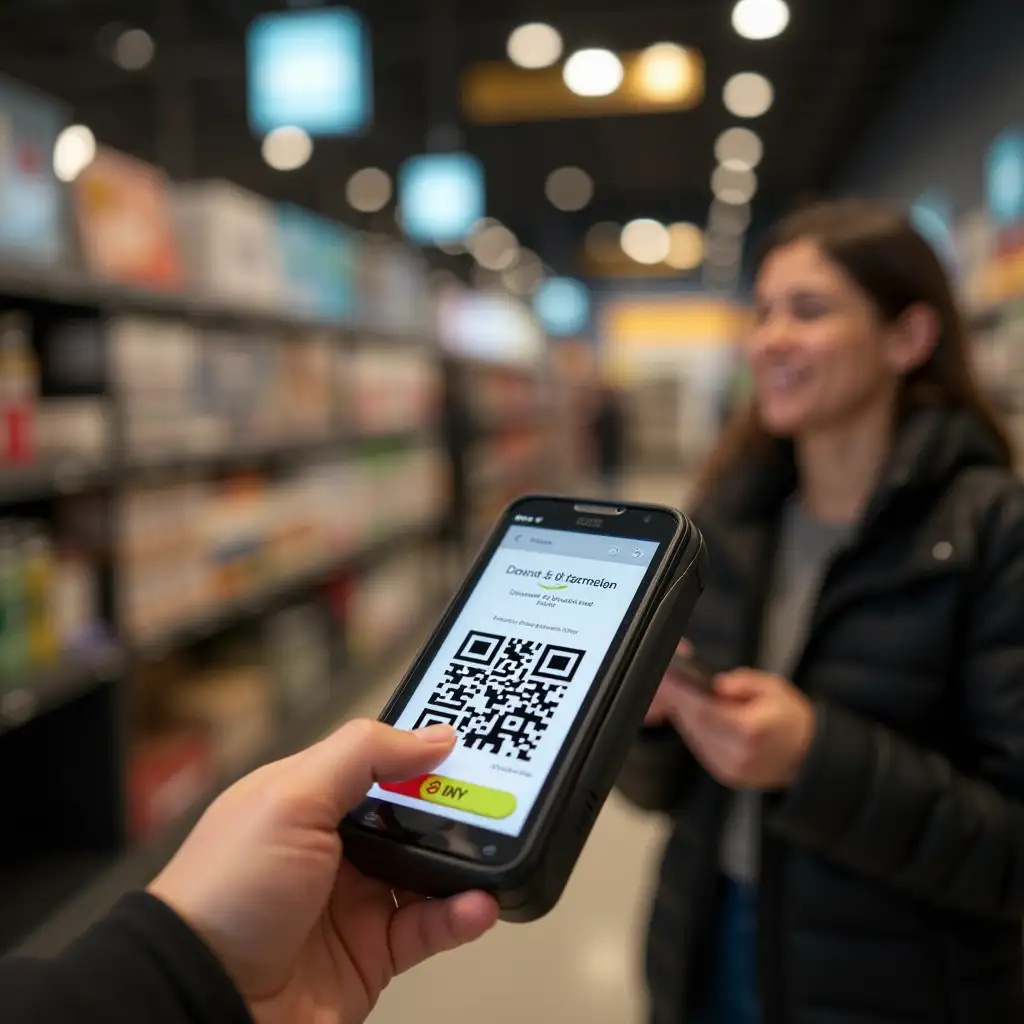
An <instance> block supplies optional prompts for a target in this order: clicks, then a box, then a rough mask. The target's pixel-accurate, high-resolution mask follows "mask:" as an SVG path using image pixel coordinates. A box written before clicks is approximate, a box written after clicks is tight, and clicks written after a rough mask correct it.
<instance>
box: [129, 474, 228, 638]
mask: <svg viewBox="0 0 1024 1024" xmlns="http://www.w3.org/2000/svg"><path fill="white" fill-rule="evenodd" d="M208 504H209V497H208V494H207V489H206V487H205V486H204V485H202V484H199V483H183V484H173V485H169V486H156V487H132V488H129V489H126V490H125V491H124V492H123V493H122V494H121V495H120V497H119V500H118V505H117V512H116V518H115V522H116V524H117V526H116V529H115V531H114V545H115V556H114V557H115V570H116V571H115V581H116V590H115V595H114V597H115V604H116V607H117V614H118V619H119V621H120V623H121V626H122V630H123V632H124V634H125V635H126V636H128V637H129V638H132V639H143V638H146V637H148V636H151V635H152V634H155V633H160V632H161V631H162V630H165V629H169V628H172V627H174V626H176V625H178V624H179V623H181V622H183V621H187V620H189V619H190V618H196V617H198V616H201V615H202V614H204V612H205V610H207V609H208V608H209V607H210V606H211V603H212V601H213V600H214V599H215V591H214V587H213V585H212V582H211V576H210V572H209V570H208V566H207V562H206V555H205V552H206V538H205V534H204V528H205V523H206V519H205V514H206V509H207V507H208Z"/></svg>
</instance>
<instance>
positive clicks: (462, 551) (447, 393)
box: [441, 359, 477, 577]
mask: <svg viewBox="0 0 1024 1024" xmlns="http://www.w3.org/2000/svg"><path fill="white" fill-rule="evenodd" d="M466 386H467V385H466V379H465V373H464V371H463V369H462V367H461V366H460V365H459V364H458V363H457V362H456V361H455V360H454V359H446V360H444V362H443V363H442V408H441V437H442V442H443V444H444V448H445V452H446V454H447V456H448V466H449V472H450V480H451V491H450V494H449V501H448V511H447V513H446V515H445V522H444V531H443V532H444V540H445V542H446V543H447V545H448V546H449V549H450V550H451V551H452V553H453V554H454V555H455V562H456V564H455V566H454V571H455V575H456V577H461V575H462V573H463V571H464V569H465V565H464V563H465V561H466V559H467V558H468V557H469V544H470V513H471V509H472V501H471V500H470V493H469V475H470V468H469V467H470V462H471V456H472V450H473V445H474V444H475V443H476V438H477V431H476V424H475V422H474V419H473V415H472V412H471V410H470V405H469V398H468V396H467V394H466Z"/></svg>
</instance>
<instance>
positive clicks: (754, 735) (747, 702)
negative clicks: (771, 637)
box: [649, 668, 814, 789]
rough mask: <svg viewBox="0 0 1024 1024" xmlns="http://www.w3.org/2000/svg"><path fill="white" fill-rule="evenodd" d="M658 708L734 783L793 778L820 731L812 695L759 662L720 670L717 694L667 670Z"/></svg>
mask: <svg viewBox="0 0 1024 1024" xmlns="http://www.w3.org/2000/svg"><path fill="white" fill-rule="evenodd" d="M654 712H657V714H658V715H659V716H660V721H669V722H671V723H672V724H673V725H674V726H675V728H676V730H677V731H678V732H679V734H680V735H681V736H682V738H683V739H684V740H685V741H686V745H687V746H688V747H689V748H690V750H691V751H692V753H693V755H694V756H695V757H696V758H697V760H698V761H700V763H701V764H702V765H703V766H704V768H705V769H706V770H707V771H708V772H709V773H710V774H711V775H712V776H713V777H714V778H716V779H717V780H718V781H719V782H721V783H722V784H723V785H726V786H729V787H730V788H732V789H783V788H785V787H786V786H788V785H790V783H792V781H793V780H794V779H795V778H796V775H797V773H798V772H799V770H800V767H801V765H802V764H803V761H804V757H805V756H806V753H807V749H808V747H809V746H810V743H811V739H812V737H813V735H814V706H813V704H812V703H811V701H810V700H809V699H808V698H807V697H806V696H805V695H804V694H803V693H802V692H801V691H800V690H798V689H797V688H796V687H795V686H794V685H793V684H792V683H791V682H789V681H788V680H786V679H783V678H782V676H777V675H772V674H770V673H768V672H758V671H755V670H754V669H747V668H742V669H736V670H735V671H733V672H728V673H725V674H723V675H719V676H716V677H715V680H714V693H712V694H706V693H702V692H701V691H700V690H698V689H697V688H696V687H693V686H687V685H686V684H685V683H681V682H678V681H676V680H675V679H673V678H671V677H666V679H665V681H664V682H662V685H661V688H660V689H659V690H658V695H657V697H656V698H655V703H654V704H652V706H651V712H649V715H650V714H651V713H654Z"/></svg>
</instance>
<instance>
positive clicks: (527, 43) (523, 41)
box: [507, 22, 562, 70]
mask: <svg viewBox="0 0 1024 1024" xmlns="http://www.w3.org/2000/svg"><path fill="white" fill-rule="evenodd" d="M507 49H508V59H509V60H510V61H512V63H513V64H518V65H519V67H521V68H529V69H531V70H532V69H535V68H548V67H551V65H552V64H554V63H555V62H556V61H557V60H558V58H559V57H561V56H562V37H561V36H560V35H559V34H558V29H555V28H552V27H551V26H550V25H545V24H544V23H543V22H533V23H532V24H530V25H520V26H519V28H517V29H516V30H515V32H513V33H512V35H510V36H509V37H508V46H507Z"/></svg>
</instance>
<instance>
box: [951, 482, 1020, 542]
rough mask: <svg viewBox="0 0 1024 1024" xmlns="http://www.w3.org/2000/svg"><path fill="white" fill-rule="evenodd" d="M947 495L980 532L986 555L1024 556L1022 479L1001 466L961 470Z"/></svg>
mask: <svg viewBox="0 0 1024 1024" xmlns="http://www.w3.org/2000/svg"><path fill="white" fill-rule="evenodd" d="M949 498H950V499H951V500H952V502H953V504H954V506H955V507H956V508H958V509H959V510H960V512H961V513H963V512H966V513H967V514H969V515H970V517H971V519H972V520H973V522H974V523H975V524H977V528H978V529H979V530H980V532H981V535H982V541H983V546H984V549H985V550H987V551H988V552H989V554H990V557H992V558H994V559H996V560H1000V559H1002V558H1005V557H1024V480H1021V479H1020V477H1018V476H1017V475H1016V474H1015V473H1014V472H1012V471H1011V470H1010V469H1008V468H1004V467H1001V466H981V467H975V468H971V469H968V470H964V471H963V472H962V473H960V474H958V476H957V477H956V479H955V481H954V483H953V487H952V488H951V489H950V494H949Z"/></svg>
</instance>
